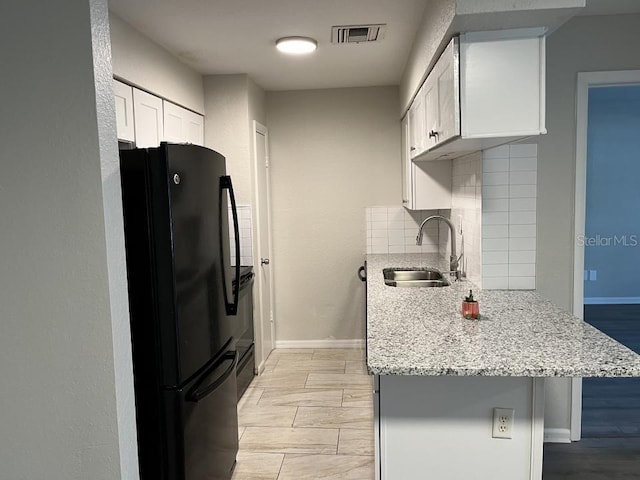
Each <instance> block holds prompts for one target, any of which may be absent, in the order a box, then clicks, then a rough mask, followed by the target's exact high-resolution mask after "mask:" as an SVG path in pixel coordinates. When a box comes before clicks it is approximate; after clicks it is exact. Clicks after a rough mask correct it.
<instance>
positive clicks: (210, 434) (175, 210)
mask: <svg viewBox="0 0 640 480" xmlns="http://www.w3.org/2000/svg"><path fill="white" fill-rule="evenodd" d="M120 169H121V170H120V171H121V181H122V198H123V211H124V227H125V246H126V256H127V278H128V284H129V309H130V316H131V336H132V349H133V369H134V372H133V373H134V384H135V400H136V421H137V428H138V453H139V459H140V477H141V479H142V480H151V479H153V480H204V479H206V480H214V479H216V480H217V479H229V478H231V473H232V470H233V467H234V465H235V460H236V453H237V450H238V420H237V411H236V404H237V386H236V365H237V362H238V356H237V352H236V344H235V343H236V340H235V338H236V335H237V333H238V328H239V327H238V325H237V315H236V313H237V309H238V294H239V282H233V278H239V276H240V275H239V273H240V272H239V268H240V251H239V239H238V216H237V212H236V208H235V199H234V195H233V187H232V184H231V178H230V177H229V176H227V175H226V169H225V159H224V157H223V156H222V155H220V154H219V153H217V152H214V151H212V150H209V149H207V148H204V147H199V146H196V145H174V144H168V143H162V144H161V145H160V147H158V148H148V149H134V150H123V151H121V152H120ZM229 203H230V204H231V207H232V213H233V214H232V216H231V218H232V222H231V223H232V224H233V227H234V230H233V233H234V238H235V252H233V253H234V255H235V258H236V262H235V265H236V267H235V268H232V267H231V266H230V263H231V262H230V261H229V260H230V258H231V252H229V243H230V242H229V225H228V223H229V220H228V217H229V215H228V208H229V207H228V205H229Z"/></svg>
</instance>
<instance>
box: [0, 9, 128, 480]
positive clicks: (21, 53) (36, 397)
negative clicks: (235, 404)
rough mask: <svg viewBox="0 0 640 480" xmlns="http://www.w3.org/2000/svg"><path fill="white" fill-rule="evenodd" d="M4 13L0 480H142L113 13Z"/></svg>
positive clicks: (0, 30) (0, 21)
mask: <svg viewBox="0 0 640 480" xmlns="http://www.w3.org/2000/svg"><path fill="white" fill-rule="evenodd" d="M3 7H4V8H3V13H2V16H0V57H1V58H2V59H3V80H2V81H3V88H2V89H1V90H0V102H1V104H2V108H3V127H2V128H0V145H1V147H0V148H1V149H2V155H1V157H0V158H2V167H3V168H2V176H0V209H1V211H2V213H1V214H0V230H1V231H2V235H1V236H0V251H1V252H2V256H1V260H0V305H2V335H0V378H2V382H3V391H2V394H1V395H0V420H1V424H2V435H0V465H2V473H1V474H0V476H2V477H3V478H8V479H29V480H32V479H34V480H35V479H52V478H56V479H69V480H76V479H77V480H85V479H88V478H95V479H98V478H99V479H114V480H115V479H120V478H128V479H129V478H131V479H135V478H137V463H136V458H137V455H136V444H135V442H136V439H135V427H132V425H131V417H130V413H131V412H132V411H133V403H132V397H131V394H132V392H133V390H132V383H131V352H130V347H129V350H126V349H125V348H124V345H123V343H126V341H127V336H126V332H124V331H123V330H122V327H123V325H127V324H128V319H127V317H128V315H127V311H128V306H127V296H126V283H125V282H126V278H125V277H124V269H123V267H124V266H123V245H124V243H123V235H122V217H121V214H120V215H118V214H117V212H118V208H119V207H120V205H119V201H118V197H119V180H118V176H117V146H116V133H115V113H114V107H113V93H112V91H111V75H112V72H111V66H110V58H109V45H108V22H107V5H106V1H105V0H90V1H84V2H78V1H77V0H74V1H72V0H62V1H59V2H38V5H37V8H35V7H34V4H33V2H11V4H10V5H4V6H3ZM27 24H28V28H26V25H27ZM16 46H19V49H17V48H16ZM92 47H93V51H92ZM94 82H95V83H94ZM101 169H102V171H101ZM120 211H121V210H120ZM117 257H119V258H117ZM127 370H128V374H127V372H126V371H127ZM120 407H122V409H123V410H122V411H118V409H119V408H120ZM119 429H122V430H120V431H119Z"/></svg>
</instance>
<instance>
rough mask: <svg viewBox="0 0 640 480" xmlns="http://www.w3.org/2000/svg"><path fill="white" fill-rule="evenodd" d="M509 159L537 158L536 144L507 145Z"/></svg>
mask: <svg viewBox="0 0 640 480" xmlns="http://www.w3.org/2000/svg"><path fill="white" fill-rule="evenodd" d="M509 157H536V158H537V157H538V144H536V143H517V144H513V145H509Z"/></svg>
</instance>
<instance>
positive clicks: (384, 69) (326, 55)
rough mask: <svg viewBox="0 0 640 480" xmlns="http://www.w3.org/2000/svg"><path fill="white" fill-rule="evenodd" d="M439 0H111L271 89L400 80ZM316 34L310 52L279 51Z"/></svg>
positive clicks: (198, 53)
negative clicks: (337, 33) (377, 31)
mask: <svg viewBox="0 0 640 480" xmlns="http://www.w3.org/2000/svg"><path fill="white" fill-rule="evenodd" d="M429 1H433V0H179V1H178V0H109V8H110V10H111V11H112V12H114V13H115V14H116V15H118V16H119V17H121V18H122V19H124V20H125V21H126V22H128V23H129V24H131V25H132V26H134V27H135V28H136V29H138V30H140V31H141V32H142V33H144V34H145V35H146V36H148V37H149V38H151V39H152V40H153V41H154V42H156V43H158V44H160V45H162V46H163V47H164V48H166V49H167V50H168V51H169V52H171V53H172V54H174V55H175V56H177V57H178V58H180V59H181V60H182V61H183V62H184V63H185V64H187V65H189V66H190V67H191V68H193V69H194V70H196V71H197V72H199V73H201V74H203V75H211V74H230V73H248V74H249V75H250V76H251V78H252V79H253V80H254V81H255V82H256V83H258V84H259V85H260V86H262V87H263V88H264V89H265V90H298V89H310V88H335V87H354V86H374V85H397V84H399V82H400V77H401V75H402V71H403V69H404V66H405V62H406V60H407V57H408V55H409V51H410V49H411V45H412V43H413V40H414V37H415V34H416V31H417V28H418V25H419V23H420V21H421V19H422V15H423V11H424V7H425V5H426V4H427V2H429ZM633 12H640V0H587V7H586V8H585V9H584V10H583V12H581V14H585V15H601V14H626V13H633ZM369 23H386V24H387V30H386V35H385V38H384V39H383V40H382V41H380V42H375V43H369V44H366V43H361V44H342V45H334V44H331V27H332V26H334V25H358V24H369ZM289 35H302V36H310V37H313V38H315V39H316V40H317V41H318V50H317V51H316V52H314V53H313V54H311V55H309V56H304V57H292V56H287V55H284V54H282V53H279V52H278V51H276V49H275V41H276V40H277V39H278V38H280V37H284V36H289Z"/></svg>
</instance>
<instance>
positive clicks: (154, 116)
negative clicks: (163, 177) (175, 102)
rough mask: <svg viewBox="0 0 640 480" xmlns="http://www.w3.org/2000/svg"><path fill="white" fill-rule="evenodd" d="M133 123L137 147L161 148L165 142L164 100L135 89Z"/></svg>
mask: <svg viewBox="0 0 640 480" xmlns="http://www.w3.org/2000/svg"><path fill="white" fill-rule="evenodd" d="M133 122H134V125H135V132H136V146H137V147H140V148H144V147H157V146H159V145H160V142H161V141H163V140H164V126H163V123H164V122H163V115H162V99H161V98H159V97H156V96H154V95H151V94H150V93H147V92H143V91H142V90H138V89H137V88H134V89H133Z"/></svg>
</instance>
